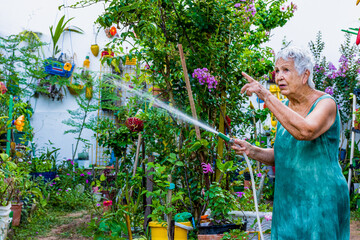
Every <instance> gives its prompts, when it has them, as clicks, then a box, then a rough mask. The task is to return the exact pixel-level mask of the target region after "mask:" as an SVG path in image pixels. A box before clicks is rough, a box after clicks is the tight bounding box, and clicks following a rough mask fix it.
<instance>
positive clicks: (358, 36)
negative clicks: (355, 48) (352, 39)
mask: <svg viewBox="0 0 360 240" xmlns="http://www.w3.org/2000/svg"><path fill="white" fill-rule="evenodd" d="M359 43H360V28H359V31H358V34H357V37H356V45H359Z"/></svg>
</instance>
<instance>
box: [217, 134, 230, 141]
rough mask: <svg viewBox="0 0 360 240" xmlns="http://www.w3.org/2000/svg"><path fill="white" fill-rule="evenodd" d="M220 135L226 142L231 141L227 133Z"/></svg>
mask: <svg viewBox="0 0 360 240" xmlns="http://www.w3.org/2000/svg"><path fill="white" fill-rule="evenodd" d="M218 137H219V138H221V139H223V140H224V141H225V142H229V141H230V138H229V137H228V136H226V135H225V134H223V133H219V134H218Z"/></svg>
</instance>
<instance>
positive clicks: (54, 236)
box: [38, 211, 93, 240]
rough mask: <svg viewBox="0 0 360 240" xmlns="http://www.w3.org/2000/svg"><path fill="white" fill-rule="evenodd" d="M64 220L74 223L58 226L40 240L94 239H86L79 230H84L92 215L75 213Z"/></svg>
mask: <svg viewBox="0 0 360 240" xmlns="http://www.w3.org/2000/svg"><path fill="white" fill-rule="evenodd" d="M63 218H71V219H72V222H70V223H68V224H64V225H60V226H57V227H56V228H54V229H52V230H51V231H50V232H49V233H48V234H47V235H46V236H44V237H39V238H38V240H60V239H61V240H66V239H76V240H89V239H93V238H92V237H90V238H89V237H84V236H82V235H81V234H79V233H78V231H77V230H78V229H82V228H84V227H86V226H87V223H89V222H90V220H91V218H90V215H89V214H88V213H87V212H86V211H80V212H74V213H70V214H67V215H65V216H63Z"/></svg>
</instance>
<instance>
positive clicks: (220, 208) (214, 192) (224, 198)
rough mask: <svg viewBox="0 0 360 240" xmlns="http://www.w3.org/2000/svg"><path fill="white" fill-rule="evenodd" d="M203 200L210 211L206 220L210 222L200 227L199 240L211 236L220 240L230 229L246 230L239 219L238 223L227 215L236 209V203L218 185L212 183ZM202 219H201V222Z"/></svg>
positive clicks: (228, 193)
mask: <svg viewBox="0 0 360 240" xmlns="http://www.w3.org/2000/svg"><path fill="white" fill-rule="evenodd" d="M204 198H205V199H206V200H207V203H208V206H207V207H208V209H209V210H210V211H209V213H210V215H208V216H207V217H206V218H207V219H209V220H210V221H207V222H206V224H203V225H202V226H201V225H200V227H199V235H198V239H199V240H206V239H208V237H209V235H211V237H212V239H214V240H217V239H218V240H220V239H221V238H222V237H223V236H224V233H226V232H229V231H230V230H232V229H241V230H242V231H245V230H246V222H245V221H242V220H241V219H240V221H238V220H237V221H234V219H233V217H232V215H230V214H229V213H230V212H231V211H233V210H235V209H238V202H237V201H236V196H235V195H234V194H232V193H231V192H230V191H228V190H225V189H223V188H221V186H220V184H219V183H217V182H213V183H212V184H211V185H210V189H209V190H208V191H206V192H205V195H204ZM205 216H206V215H205ZM204 219H205V218H204V217H203V220H204ZM234 222H236V223H234Z"/></svg>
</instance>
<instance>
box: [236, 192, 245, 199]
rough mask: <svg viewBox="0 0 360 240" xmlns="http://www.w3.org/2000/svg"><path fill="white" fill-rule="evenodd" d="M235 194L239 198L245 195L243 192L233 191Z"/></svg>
mask: <svg viewBox="0 0 360 240" xmlns="http://www.w3.org/2000/svg"><path fill="white" fill-rule="evenodd" d="M235 194H236V195H237V196H238V197H239V198H241V197H242V196H244V195H245V193H244V192H235Z"/></svg>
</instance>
